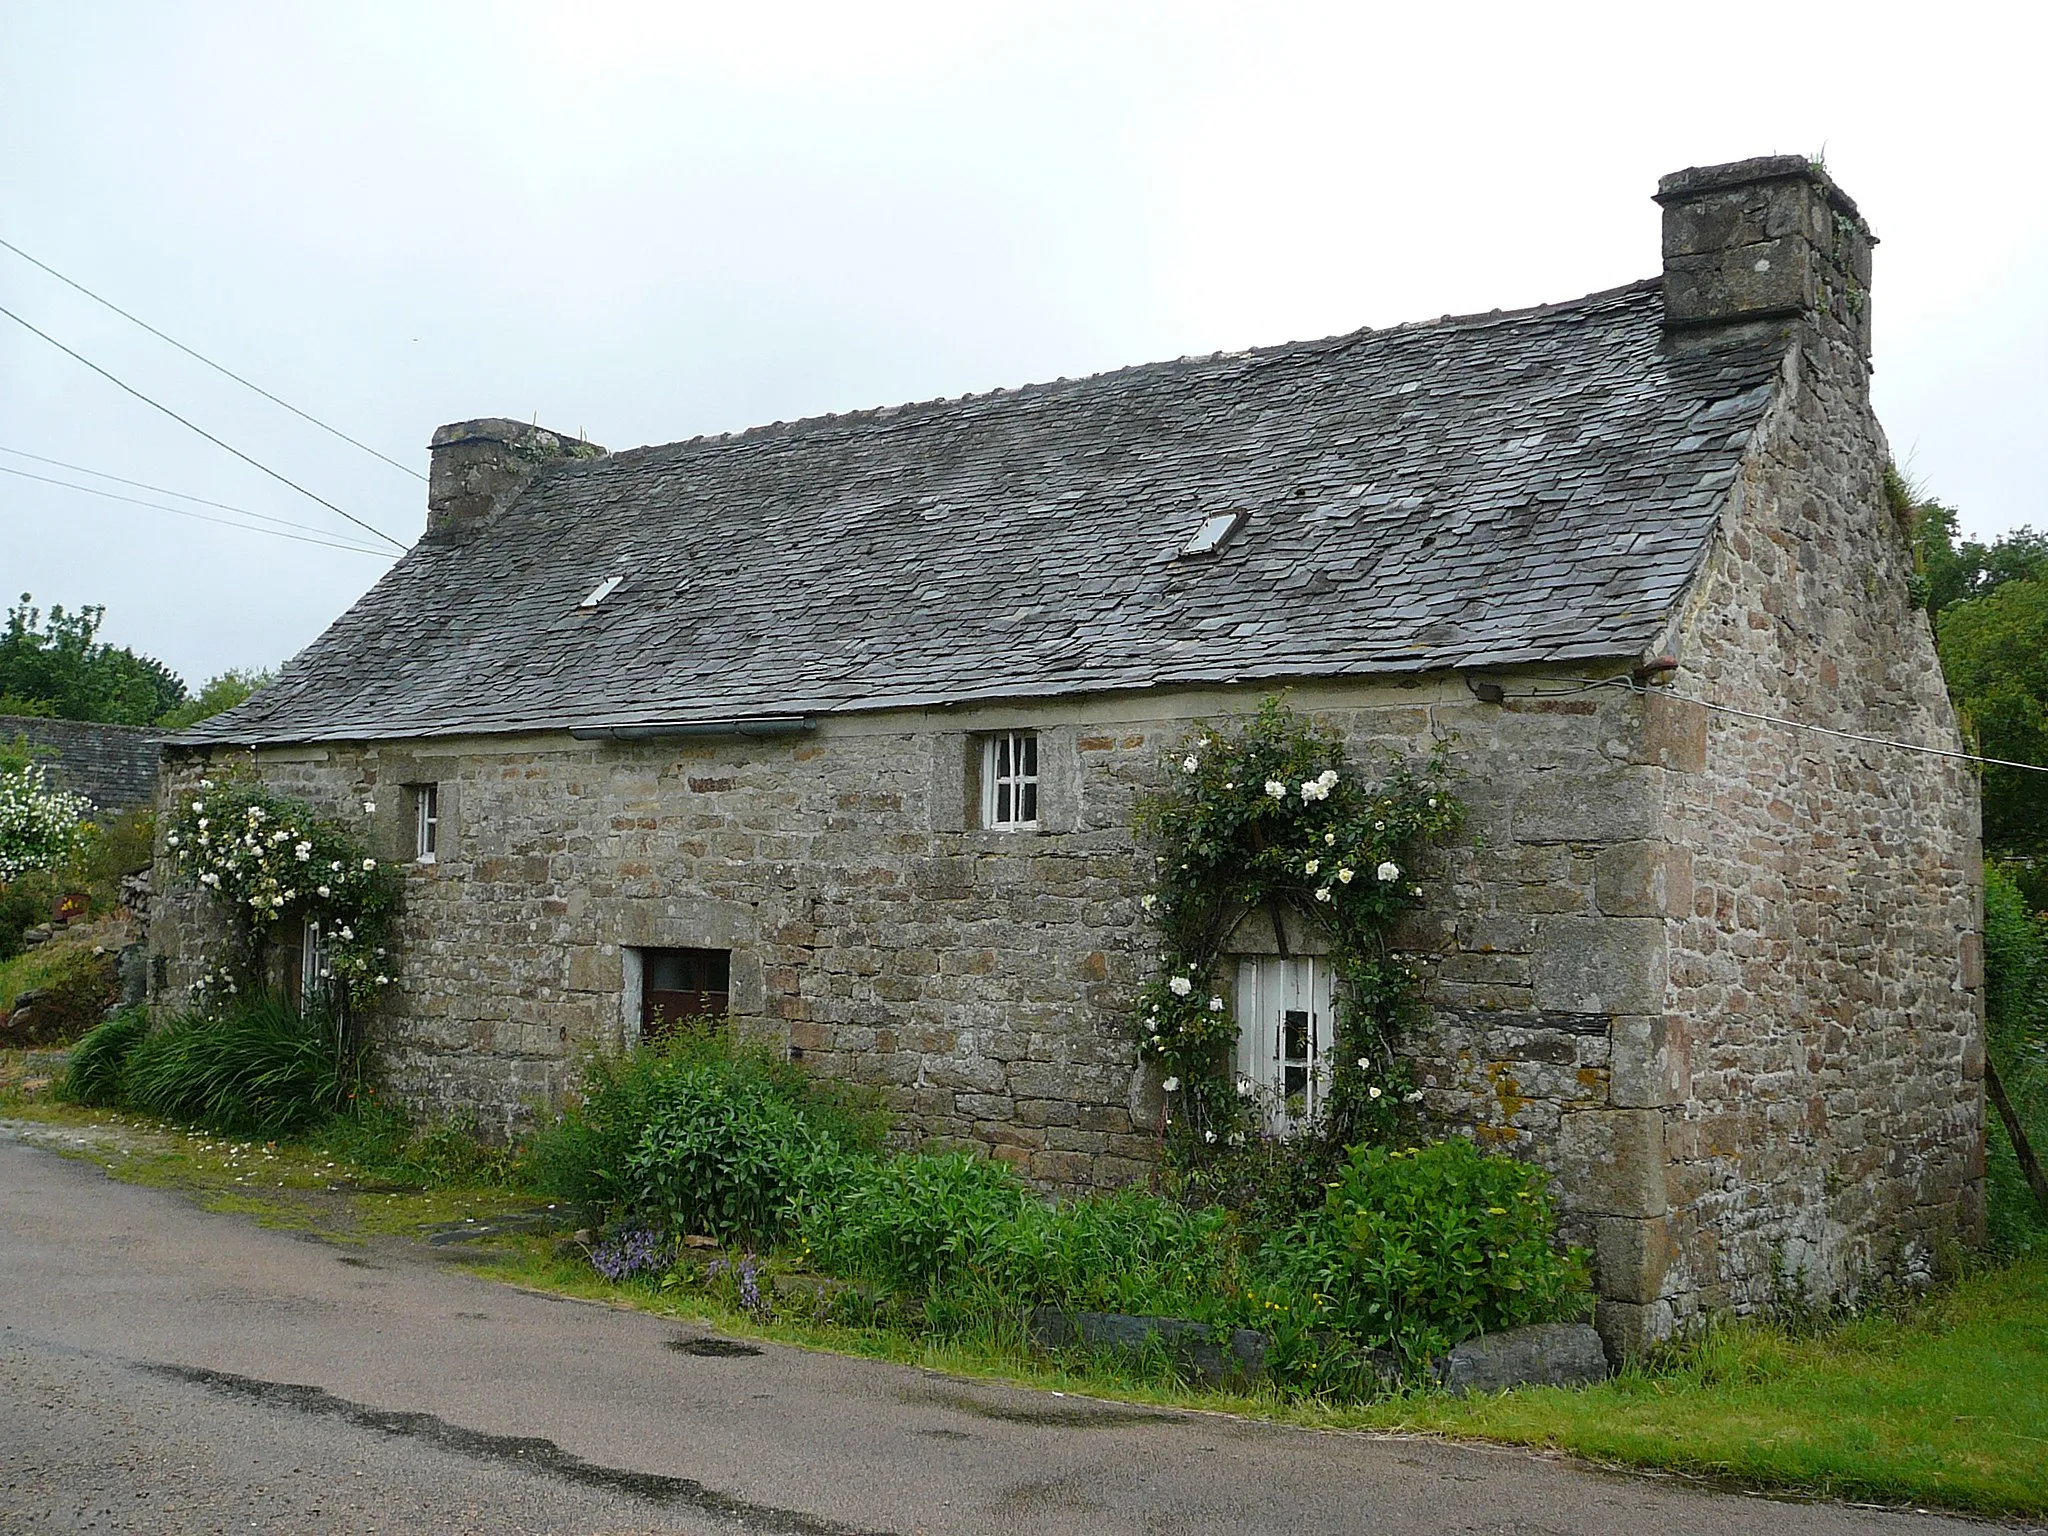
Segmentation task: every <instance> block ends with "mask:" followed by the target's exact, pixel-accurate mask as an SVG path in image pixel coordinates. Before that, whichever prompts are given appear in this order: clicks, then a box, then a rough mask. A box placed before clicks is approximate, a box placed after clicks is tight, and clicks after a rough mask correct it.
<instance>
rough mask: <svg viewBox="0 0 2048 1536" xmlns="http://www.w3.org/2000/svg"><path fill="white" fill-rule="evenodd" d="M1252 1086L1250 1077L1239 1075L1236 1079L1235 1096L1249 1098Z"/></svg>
mask: <svg viewBox="0 0 2048 1536" xmlns="http://www.w3.org/2000/svg"><path fill="white" fill-rule="evenodd" d="M1252 1086H1253V1085H1252V1080H1251V1079H1250V1078H1248V1077H1240V1078H1239V1079H1238V1080H1237V1096H1238V1097H1239V1098H1240V1099H1248V1098H1250V1097H1251V1096H1252Z"/></svg>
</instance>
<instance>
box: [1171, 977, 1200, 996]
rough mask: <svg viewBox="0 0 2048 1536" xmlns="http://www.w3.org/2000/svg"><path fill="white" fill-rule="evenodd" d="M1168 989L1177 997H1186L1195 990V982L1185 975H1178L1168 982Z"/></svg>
mask: <svg viewBox="0 0 2048 1536" xmlns="http://www.w3.org/2000/svg"><path fill="white" fill-rule="evenodd" d="M1166 990H1167V991H1169V992H1171V993H1172V994H1173V995H1174V996H1175V997H1186V996H1187V995H1188V994H1189V993H1190V992H1192V991H1194V990H1195V984H1194V983H1193V982H1192V981H1189V980H1188V979H1187V977H1185V976H1176V977H1174V978H1173V980H1171V981H1169V982H1168V983H1167V984H1166Z"/></svg>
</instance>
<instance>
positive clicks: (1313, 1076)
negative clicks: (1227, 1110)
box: [1236, 955, 1335, 1136]
mask: <svg viewBox="0 0 2048 1536" xmlns="http://www.w3.org/2000/svg"><path fill="white" fill-rule="evenodd" d="M1331 980H1332V972H1331V968H1330V962H1329V960H1328V959H1327V958H1326V957H1324V956H1322V955H1294V956H1290V957H1288V958H1285V959H1283V958H1281V957H1280V956H1278V955H1240V956H1238V959H1237V1060H1236V1067H1237V1073H1238V1076H1239V1077H1240V1078H1241V1079H1249V1080H1250V1082H1251V1085H1252V1088H1253V1091H1254V1093H1255V1095H1256V1097H1257V1099H1258V1101H1259V1104H1260V1106H1261V1108H1262V1109H1263V1111H1264V1113H1265V1116H1266V1129H1267V1131H1268V1132H1269V1133H1270V1134H1272V1135H1275V1136H1288V1135H1292V1134H1293V1133H1294V1132H1296V1131H1299V1130H1301V1129H1303V1128H1304V1127H1306V1126H1308V1125H1310V1124H1312V1123H1314V1121H1315V1119H1316V1117H1317V1116H1318V1115H1320V1114H1321V1113H1322V1110H1323V1103H1324V1100H1325V1099H1326V1098H1327V1096H1328V1094H1329V1088H1330V1070H1331V1067H1332V1066H1333V1065H1334V1063H1333V1062H1332V1060H1331V1051H1332V1049H1333V1048H1334V1045H1335V1041H1334V1035H1335V1020H1334V1018H1333V1014H1334V1011H1335V1010H1334V1009H1333V1007H1332V1004H1331V996H1330V983H1331ZM1290 1012H1300V1013H1305V1014H1306V1015H1307V1018H1306V1020H1304V1021H1303V1023H1304V1028H1303V1034H1302V1038H1301V1039H1300V1041H1299V1042H1298V1043H1299V1044H1300V1045H1302V1046H1304V1047H1306V1051H1307V1054H1306V1055H1305V1056H1303V1055H1300V1054H1292V1053H1290V1052H1289V1049H1288V1047H1289V1044H1290V1042H1289V1040H1288V1036H1287V1027H1288V1026H1287V1015H1288V1014H1289V1013H1290ZM1289 1067H1294V1068H1296V1069H1298V1070H1299V1071H1300V1072H1301V1074H1302V1091H1301V1093H1300V1094H1299V1095H1298V1096H1297V1097H1294V1098H1290V1096H1289V1095H1288V1092H1287V1071H1288V1068H1289Z"/></svg>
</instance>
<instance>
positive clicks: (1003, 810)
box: [996, 779, 1016, 827]
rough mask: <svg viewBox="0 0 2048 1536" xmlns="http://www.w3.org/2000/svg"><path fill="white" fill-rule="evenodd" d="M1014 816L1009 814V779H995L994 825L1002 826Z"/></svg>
mask: <svg viewBox="0 0 2048 1536" xmlns="http://www.w3.org/2000/svg"><path fill="white" fill-rule="evenodd" d="M1015 819H1016V818H1015V817H1013V816H1012V815H1011V814H1010V781H1009V780H1008V779H997V780H996V825H997V826H999V827H1000V826H1004V825H1006V824H1008V823H1009V822H1011V821H1014V820H1015Z"/></svg>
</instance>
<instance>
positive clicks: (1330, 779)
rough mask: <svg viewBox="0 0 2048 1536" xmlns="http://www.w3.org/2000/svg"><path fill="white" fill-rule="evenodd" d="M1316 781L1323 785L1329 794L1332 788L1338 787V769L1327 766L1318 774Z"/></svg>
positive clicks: (1325, 791) (1324, 790)
mask: <svg viewBox="0 0 2048 1536" xmlns="http://www.w3.org/2000/svg"><path fill="white" fill-rule="evenodd" d="M1316 782H1317V783H1318V784H1320V785H1322V786H1323V792H1324V793H1325V794H1328V793H1329V792H1330V791H1331V790H1333V789H1335V788H1336V787H1337V770H1336V769H1334V768H1325V769H1324V770H1323V771H1322V772H1321V773H1319V774H1317V775H1316Z"/></svg>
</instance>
